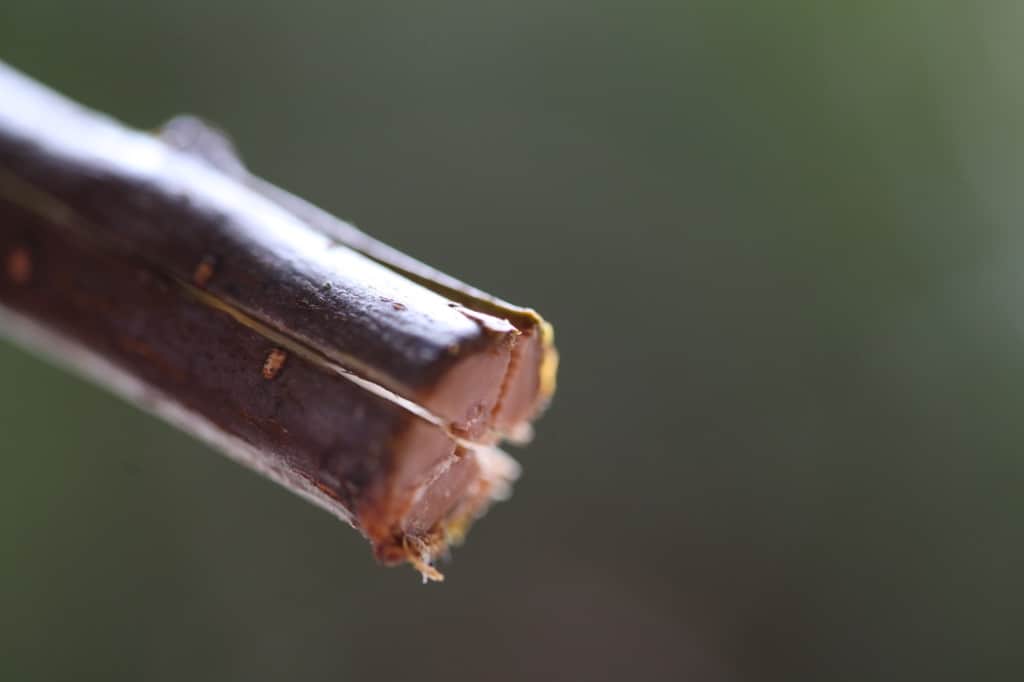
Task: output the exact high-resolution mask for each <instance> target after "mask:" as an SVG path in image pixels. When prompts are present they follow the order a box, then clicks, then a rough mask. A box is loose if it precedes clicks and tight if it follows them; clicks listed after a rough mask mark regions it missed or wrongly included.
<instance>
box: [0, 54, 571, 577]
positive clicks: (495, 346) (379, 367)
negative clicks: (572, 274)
mask: <svg viewBox="0 0 1024 682" xmlns="http://www.w3.org/2000/svg"><path fill="white" fill-rule="evenodd" d="M189 120H190V119H180V120H179V121H178V122H177V123H176V124H172V125H171V126H170V127H169V128H168V129H167V131H165V134H164V137H165V140H169V141H170V142H171V143H172V145H168V144H167V143H165V142H164V141H161V140H160V139H157V138H156V137H154V136H151V135H147V134H143V133H138V132H135V131H131V130H128V129H126V128H124V127H122V126H120V125H119V124H117V123H116V122H114V121H112V120H110V119H107V118H105V117H102V116H100V115H98V114H95V113H93V112H90V111H88V110H85V109H83V108H81V107H78V106H76V105H74V104H72V103H70V102H68V101H67V100H64V99H63V98H61V97H59V96H58V95H56V94H54V93H52V92H50V91H48V90H46V89H44V88H42V87H41V86H39V85H37V84H35V83H33V82H32V81H30V80H28V79H26V78H25V77H23V76H21V75H20V74H17V73H16V72H14V71H12V70H10V69H7V68H6V67H3V65H0V255H2V256H3V265H4V269H3V272H2V273H0V275H2V276H0V306H2V307H4V308H6V309H7V310H8V311H10V312H8V313H5V314H4V316H5V318H6V319H7V321H8V323H9V324H13V325H14V327H17V328H18V329H20V330H21V331H24V330H25V329H28V330H29V333H30V334H31V333H33V331H32V330H35V331H38V332H39V333H41V334H43V335H50V334H53V337H52V338H54V339H59V340H60V343H62V344H65V343H66V344H67V348H70V349H71V351H73V352H70V354H71V355H73V356H75V358H72V359H69V358H65V360H66V361H67V362H70V363H71V364H75V365H78V366H79V369H83V371H86V372H88V373H91V374H92V375H93V376H94V377H95V376H96V375H97V374H99V375H101V376H99V377H98V378H99V379H100V380H101V381H104V382H105V383H107V384H110V385H111V386H112V387H113V388H115V389H117V390H120V391H121V392H122V393H126V394H128V395H130V396H131V397H133V398H134V399H136V400H144V401H147V402H149V403H150V404H149V405H148V407H149V408H150V409H153V410H154V411H156V412H158V413H161V414H164V415H165V416H168V417H169V418H171V419H172V420H173V421H175V422H176V423H179V424H181V425H183V426H185V428H189V429H190V430H192V431H194V432H196V433H198V434H199V435H201V436H204V437H206V438H207V439H208V440H211V441H213V442H215V443H216V444H218V445H220V446H221V447H222V448H224V449H226V450H228V451H229V454H232V455H234V456H236V457H238V458H240V459H242V460H244V461H245V462H246V463H247V464H249V465H251V466H253V467H254V468H256V469H258V470H260V471H263V472H264V473H267V474H269V475H270V476H271V477H273V478H275V479H277V480H278V481H280V482H282V483H284V484H285V485H287V486H288V487H290V488H292V489H293V490H295V491H297V492H300V493H301V494H303V495H305V496H306V497H309V498H311V499H313V500H314V501H316V502H318V503H319V504H321V505H322V506H325V507H327V508H328V509H331V510H332V511H334V512H336V513H338V514H339V515H341V516H343V517H345V518H347V519H349V520H350V521H352V522H353V523H354V524H355V525H356V526H357V527H358V528H360V530H361V531H362V532H363V533H364V534H366V535H367V537H369V538H370V540H371V541H372V542H373V544H374V546H375V548H376V550H377V553H378V556H380V558H382V559H383V560H385V561H389V562H391V561H398V560H402V559H409V560H411V561H413V562H414V563H416V564H417V565H418V566H419V567H420V568H421V570H423V571H424V572H425V574H431V575H433V573H434V572H433V569H431V568H430V567H429V566H428V565H427V564H426V563H424V562H427V563H429V559H430V557H431V556H432V555H433V554H436V552H437V551H439V550H441V549H442V548H443V547H444V546H445V545H446V544H447V541H448V539H449V537H450V536H451V535H452V534H453V533H460V532H461V529H462V527H463V526H464V525H465V523H466V521H467V520H469V519H471V518H472V517H473V516H475V515H476V514H478V513H479V512H480V511H481V510H482V509H483V508H484V506H485V505H486V502H487V500H488V499H489V498H490V496H491V495H492V494H493V493H494V492H495V490H496V488H498V487H500V486H502V485H503V484H504V483H505V481H506V480H507V478H509V477H510V476H511V475H512V468H513V467H512V465H510V464H509V462H508V460H507V459H505V458H504V457H503V456H502V455H500V454H498V453H497V452H496V451H494V450H493V447H492V446H493V445H494V443H495V442H496V441H497V440H499V439H500V437H501V436H502V435H503V434H504V435H509V434H513V433H522V431H523V430H524V429H525V427H526V426H527V425H528V423H529V421H530V419H531V418H532V417H533V416H535V414H536V412H537V411H538V410H539V409H540V408H541V407H542V405H543V404H544V403H545V402H546V400H547V398H548V397H549V395H550V392H551V390H553V374H554V362H555V359H554V358H555V354H554V349H553V347H552V346H551V342H550V331H549V328H548V327H547V325H546V324H545V323H544V322H543V321H542V320H541V319H540V318H539V316H537V315H536V313H534V312H533V311H530V310H526V309H521V308H516V307H514V306H510V305H509V304H505V303H503V302H501V301H498V300H496V299H493V298H491V297H488V296H486V295H485V294H482V293H480V292H477V291H475V290H473V289H471V288H469V287H466V285H463V284H461V283H459V282H457V281H456V280H453V279H450V278H446V277H444V276H443V275H440V273H436V272H434V271H433V270H431V269H429V268H427V266H424V265H422V264H419V263H418V262H416V261H414V260H412V259H409V258H408V257H405V256H404V255H402V254H399V253H398V252H395V251H393V250H391V249H389V248H388V247H386V246H384V245H382V244H379V243H378V242H376V241H374V240H372V239H370V238H369V237H366V236H365V235H363V234H362V233H361V232H358V231H357V230H355V229H354V228H351V227H350V226H347V225H346V224H345V223H342V222H341V221H338V220H337V219H334V218H333V217H331V216H329V215H327V214H325V213H323V212H321V211H319V209H316V208H315V207H312V206H310V205H309V204H306V203H305V202H302V201H301V200H299V199H297V198H295V197H292V196H291V195H289V194H287V193H284V192H283V191H281V190H278V189H277V188H274V187H272V186H270V185H268V184H267V183H264V182H262V181H260V180H258V179H256V178H253V177H252V176H250V175H248V173H247V172H245V171H244V168H242V167H241V165H240V164H239V163H237V159H235V157H234V156H233V155H228V156H223V157H221V160H220V162H217V160H216V159H214V158H212V156H211V153H210V150H211V149H214V147H211V146H210V145H205V146H203V145H200V144H196V140H197V139H199V138H202V137H203V135H205V134H206V133H207V132H208V130H207V129H205V128H202V127H198V126H199V124H198V123H194V124H192V125H194V127H193V128H187V127H185V128H183V127H182V125H183V124H182V121H186V122H187V121H189ZM183 131H184V132H185V133H188V134H186V135H184V136H183V135H182V133H183ZM232 160H234V165H232ZM325 232H326V234H325ZM350 246H351V247H353V248H350ZM48 338H49V337H48ZM78 351H81V357H79V352H78ZM97 368H100V370H99V371H97ZM104 368H106V369H104ZM105 372H106V373H107V374H109V375H110V376H109V377H104V376H102V375H103V374H104V373H105Z"/></svg>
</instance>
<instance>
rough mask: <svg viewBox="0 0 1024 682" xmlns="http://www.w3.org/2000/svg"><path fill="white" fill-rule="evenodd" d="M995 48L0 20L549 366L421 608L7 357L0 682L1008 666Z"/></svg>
mask: <svg viewBox="0 0 1024 682" xmlns="http://www.w3.org/2000/svg"><path fill="white" fill-rule="evenodd" d="M1022 20H1024V10H1022V5H1021V4H1020V3H1014V2H1003V3H998V2H979V3H943V2H933V1H930V0H905V1H902V2H875V1H873V0H872V1H869V0H857V1H856V2H846V3H828V2H782V3H757V2H731V1H722V0H713V1H712V0H706V1H705V0H678V1H676V2H659V3H647V2H632V3H625V2H604V1H600V0H597V1H595V0H578V1H572V0H544V1H543V2H539V1H536V0H520V1H518V2H490V1H480V0H476V1H472V2H471V1H468V0H435V1H434V2H429V3H428V2H387V3H385V2H380V3H369V2H365V3H350V2H345V1H343V0H329V1H324V2H284V1H283V0H278V1H276V2H258V3H257V2H241V1H232V2H209V1H208V0H179V1H177V2H145V1H138V0H123V1H116V0H92V1H90V2H81V3H69V2H55V1H53V0H4V2H3V3H2V4H0V57H2V58H3V59H4V60H6V61H9V62H10V63H12V64H13V65H15V66H16V67H18V68H20V69H22V70H24V71H27V72H28V73H30V74H31V75H33V76H35V77H37V78H39V79H41V80H43V81H45V82H47V83H49V84H51V85H52V86H54V87H56V88H58V89H60V90H62V91H64V92H66V93H68V94H69V95H71V96H73V97H75V98H77V99H79V100H81V101H83V102H85V103H87V104H89V105H91V106H93V107H96V108H99V109H101V110H105V111H108V112H111V113H114V114H116V115H117V116H119V117H120V118H122V119H124V120H126V121H128V122H130V123H132V124H134V125H137V126H141V127H154V126H156V125H157V124H159V123H160V122H161V121H162V120H164V119H166V118H168V117H169V116H171V115H172V114H175V113H178V112H182V111H189V112H193V113H197V114H200V115H203V116H205V117H207V118H209V119H210V120H212V121H215V122H217V123H219V124H220V125H221V126H223V127H224V128H226V129H227V130H228V131H230V132H231V133H232V135H233V136H234V138H235V140H236V142H237V144H238V146H239V147H240V149H241V150H242V153H243V156H244V157H245V159H246V161H247V162H248V163H249V165H250V166H251V167H252V168H253V169H255V170H256V171H257V172H258V173H260V174H262V175H264V176H266V177H268V178H270V179H272V180H274V181H275V182H277V183H278V184H281V185H283V186H285V187H287V188H289V189H291V190H293V191H296V192H297V193H299V194H302V195H304V196H306V197H308V198H311V199H313V200H314V201H316V202H317V203H319V204H321V205H323V206H324V207H326V208H328V209H330V210H332V211H334V212H336V213H338V214H339V215H341V216H343V217H345V218H347V219H350V220H353V221H354V222H356V223H357V224H359V225H360V226H362V227H364V228H365V229H367V230H369V231H371V232H373V233H374V234H375V235H377V236H379V237H381V238H383V239H385V240H386V241H389V242H391V243H393V244H394V245H396V246H398V247H400V248H402V249H404V250H406V251H408V252H410V253H412V254H414V255H416V256H417V257H420V258H421V259H423V260H425V261H426V262H429V263H431V264H434V265H436V266H438V267H440V268H441V269H443V270H446V271H449V272H451V273H453V274H456V275H458V276H461V277H463V278H465V279H466V280H468V281H470V282H473V283H475V284H477V285H479V286H481V287H482V288H484V289H487V290H491V291H494V292H495V293H498V294H500V295H502V296H504V297H506V298H509V299H511V300H514V301H517V302H522V303H525V304H529V305H533V306H535V307H537V308H539V309H540V310H542V311H543V312H544V313H545V314H546V315H547V316H548V317H550V319H552V320H553V321H554V322H555V324H556V326H557V331H558V340H559V345H560V348H561V350H562V353H563V359H564V365H563V370H562V374H561V388H560V392H559V394H558V396H557V399H556V401H555V403H554V405H553V406H552V408H551V410H550V412H549V414H548V415H547V416H546V417H545V419H544V420H543V421H542V422H541V423H540V425H539V431H538V436H537V439H536V442H535V444H533V445H532V446H530V447H529V448H528V449H525V450H522V451H519V452H517V453H516V454H517V457H518V458H519V459H520V461H521V462H522V463H523V464H524V466H525V475H524V477H523V479H522V480H521V482H520V483H519V485H518V486H517V488H516V493H515V496H514V498H513V499H512V501H510V502H508V503H505V504H501V505H499V506H497V507H496V508H495V509H493V510H492V512H491V514H490V515H489V516H488V517H487V518H486V519H485V520H484V521H482V522H481V524H480V525H479V526H477V528H476V530H475V532H474V533H473V535H472V537H471V538H470V541H469V543H468V544H467V545H466V546H465V547H463V548H462V549H461V550H459V551H458V552H457V554H456V556H455V560H454V562H453V563H452V564H450V565H449V566H447V567H446V573H447V575H448V582H446V583H445V584H443V585H433V586H428V587H423V586H421V585H420V584H419V581H418V580H417V577H416V575H415V574H414V573H413V572H412V571H409V570H407V569H393V570H388V569H382V568H378V567H377V566H375V565H374V563H373V561H372V559H371V557H370V553H369V548H368V547H367V546H366V544H365V543H364V541H363V540H362V539H361V538H360V537H359V536H358V535H357V534H356V533H354V532H352V531H351V530H349V529H347V528H345V527H344V526H342V525H340V524H338V523H337V522H336V521H335V520H334V519H332V518H331V517H329V516H328V515H326V514H324V513H322V512H320V511H318V510H317V509H314V508H313V507H311V506H309V505H307V504H305V503H304V502H302V501H301V500H299V499H298V498H294V497H292V496H290V495H289V494H287V493H286V492H284V491H283V490H280V489H278V488H276V487H275V486H274V485H272V484H270V483H268V482H266V481H264V480H262V479H260V478H258V477H257V476H255V475H254V474H251V473H249V472H247V471H245V470H242V469H241V468H239V467H237V466H236V465H234V464H232V463H231V462H229V461H228V460H227V459H225V458H223V457H221V456H220V455H218V454H216V453H215V452H213V451H211V450H209V449H207V448H206V447H204V446H202V445H200V444H198V443H196V442H195V441H193V440H191V439H190V438H189V437H187V436H184V435H182V434H179V433H176V432H175V431H174V430H172V429H171V428H170V427H168V426H165V425H164V424H162V423H160V422H158V421H156V420H155V419H153V418H150V417H148V416H146V415H144V414H142V413H140V412H139V411H137V410H136V409H135V408H133V407H131V406H129V405H126V404H122V403H121V402H119V401H118V400H116V399H114V398H112V397H110V396H108V395H107V394H105V393H104V392H102V391H101V390H99V389H97V388H94V387H92V386H90V385H87V384H85V383H83V382H82V381H80V380H78V379H75V378H72V377H70V376H67V375H65V374H64V373H62V372H60V371H58V370H56V369H53V368H51V367H50V366H49V365H47V364H45V363H44V362H42V361H39V360H37V359H35V358H34V357H33V356H31V355H30V354H28V353H26V352H25V351H24V350H22V349H18V348H15V347H13V346H11V345H9V344H7V343H6V342H4V343H3V344H2V345H0V429H2V430H0V452H2V470H3V474H2V476H0V500H2V502H0V509H2V510H3V511H2V513H0V556H2V561H0V678H2V679H3V680H30V679H40V680H56V679H75V680H92V679H95V680H182V679H196V680H218V681H219V680H228V679H232V680H234V679H239V680H272V679H310V680H314V679H317V680H319V679H333V680H408V679H417V680H421V681H424V682H426V681H429V680H445V681H446V682H454V681H457V680H575V679H578V680H619V681H622V680H624V681H628V682H640V681H641V680H657V681H659V682H667V681H668V680H684V679H685V680H709V681H712V682H714V681H718V680H760V679H785V680H793V679H815V680H875V679H878V680H881V679H892V680H904V679H940V678H945V679H958V680H962V679H972V680H982V679H984V680H997V679H1008V680H1010V679H1020V678H1021V675H1022V674H1024V635H1022V633H1024V584H1022V583H1024V551H1022V546H1021V544H1022V543H1021V522H1022V518H1024V517H1022V512H1024V502H1022V485H1024V456H1022V455H1024V453H1022V446H1024V420H1022V419H1021V407H1022V405H1024V338H1022V335H1024V272H1022V268H1021V263H1024V233H1022V231H1021V219H1022V217H1024V192H1022V186H1024V185H1022V178H1024V176H1022V171H1024V154H1022V152H1024V148H1022V143H1024V123H1022V121H1024V118H1022V115H1024V100H1022V96H1021V95H1022V93H1024V87H1022V86H1024V83H1022V82H1021V78H1022V74H1024V69H1022V64H1024V62H1022V57H1024V51H1022V49H1021V46H1022V37H1024V28H1022V27H1024V24H1022ZM0 97H4V93H2V92H0Z"/></svg>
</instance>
